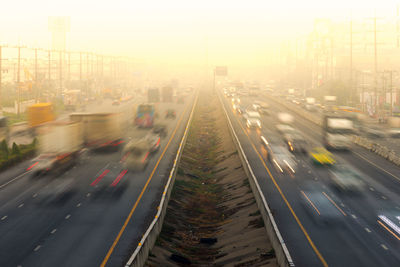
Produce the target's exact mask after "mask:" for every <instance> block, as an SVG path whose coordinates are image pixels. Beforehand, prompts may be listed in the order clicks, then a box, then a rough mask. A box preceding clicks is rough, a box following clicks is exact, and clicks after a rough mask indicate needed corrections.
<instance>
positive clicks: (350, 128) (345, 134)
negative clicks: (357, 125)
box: [322, 114, 355, 150]
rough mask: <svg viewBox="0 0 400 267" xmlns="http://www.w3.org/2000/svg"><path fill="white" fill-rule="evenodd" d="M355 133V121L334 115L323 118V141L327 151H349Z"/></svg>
mask: <svg viewBox="0 0 400 267" xmlns="http://www.w3.org/2000/svg"><path fill="white" fill-rule="evenodd" d="M354 132H355V129H354V120H353V119H352V118H350V117H345V116H338V115H334V114H332V115H325V116H324V118H323V124H322V141H323V144H324V146H325V148H327V149H342V150H349V149H350V147H351V142H352V141H351V137H352V135H353V134H354Z"/></svg>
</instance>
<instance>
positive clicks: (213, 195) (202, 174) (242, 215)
mask: <svg viewBox="0 0 400 267" xmlns="http://www.w3.org/2000/svg"><path fill="white" fill-rule="evenodd" d="M189 265H190V266H211V265H212V266H241V267H244V266H277V263H276V259H275V253H274V251H273V249H272V246H271V244H270V242H269V240H268V237H267V232H266V230H265V228H264V223H263V220H262V218H261V215H260V212H259V211H258V208H257V205H256V202H255V199H254V197H253V194H252V192H251V189H250V186H249V183H248V180H247V177H246V174H245V173H244V170H243V168H242V166H241V162H240V159H239V156H238V153H237V151H236V148H235V145H234V143H233V141H232V139H231V136H230V134H229V129H228V126H227V124H226V120H225V116H224V114H223V111H222V109H221V107H220V106H219V102H218V100H217V96H216V95H215V94H213V93H211V92H204V93H202V94H201V96H200V97H199V103H198V105H197V107H196V110H195V113H194V117H193V121H192V126H191V128H190V132H189V136H188V140H187V144H186V146H185V149H184V151H183V155H182V158H181V162H180V165H179V169H178V175H177V177H176V181H175V185H174V188H173V191H172V195H171V199H170V201H169V204H168V208H167V214H166V217H165V221H164V225H163V229H162V232H161V234H160V236H159V238H158V239H157V241H156V245H155V246H154V248H153V249H152V251H151V253H150V256H149V259H148V261H147V263H146V266H149V267H150V266H189Z"/></svg>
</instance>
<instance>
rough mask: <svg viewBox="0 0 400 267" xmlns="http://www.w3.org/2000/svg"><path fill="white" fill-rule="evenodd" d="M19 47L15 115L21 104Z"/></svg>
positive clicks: (19, 53) (18, 111)
mask: <svg viewBox="0 0 400 267" xmlns="http://www.w3.org/2000/svg"><path fill="white" fill-rule="evenodd" d="M20 82H21V47H20V46H18V74H17V88H18V89H17V90H18V91H17V92H18V93H17V94H18V99H17V101H18V103H17V114H18V116H19V115H20V104H21V86H20Z"/></svg>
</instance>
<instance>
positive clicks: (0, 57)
mask: <svg viewBox="0 0 400 267" xmlns="http://www.w3.org/2000/svg"><path fill="white" fill-rule="evenodd" d="M1 49H2V47H1V45H0V115H2V113H3V112H2V111H3V107H2V106H1V92H2V86H1V85H2V80H1V78H2V75H3V69H2V65H1V61H2V60H3V58H2V56H1Z"/></svg>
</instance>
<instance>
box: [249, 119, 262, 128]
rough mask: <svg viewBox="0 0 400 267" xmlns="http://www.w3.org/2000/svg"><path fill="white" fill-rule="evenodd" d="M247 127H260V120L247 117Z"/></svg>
mask: <svg viewBox="0 0 400 267" xmlns="http://www.w3.org/2000/svg"><path fill="white" fill-rule="evenodd" d="M246 126H247V128H249V129H251V128H258V129H261V121H260V120H259V119H258V118H248V119H247V121H246Z"/></svg>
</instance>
